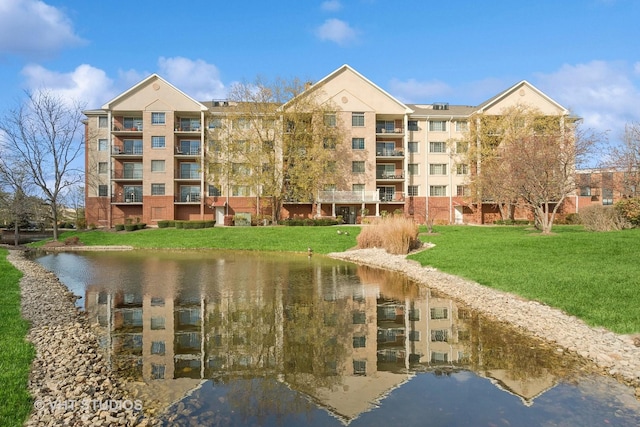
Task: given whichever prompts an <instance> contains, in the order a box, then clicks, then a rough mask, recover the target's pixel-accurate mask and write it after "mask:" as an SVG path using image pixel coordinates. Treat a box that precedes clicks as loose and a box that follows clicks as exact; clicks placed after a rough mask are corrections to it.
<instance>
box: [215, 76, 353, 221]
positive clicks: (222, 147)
mask: <svg viewBox="0 0 640 427" xmlns="http://www.w3.org/2000/svg"><path fill="white" fill-rule="evenodd" d="M311 87H312V86H309V85H308V84H306V83H303V82H302V81H301V80H298V79H294V80H291V81H287V80H283V79H278V80H275V81H273V82H266V81H264V80H262V79H260V78H258V79H256V80H255V81H254V82H252V83H238V84H236V85H234V87H233V88H232V89H231V91H230V95H229V102H230V105H229V107H228V109H227V110H226V118H225V119H224V120H223V119H220V126H219V128H217V129H216V130H215V131H214V132H215V135H212V136H211V140H212V141H213V144H210V147H212V146H213V147H212V148H210V150H209V152H210V155H209V156H208V163H209V165H210V166H209V175H210V177H209V179H210V180H213V181H215V182H220V183H223V182H224V183H225V184H222V185H226V186H232V185H236V186H237V185H240V186H245V187H246V188H250V189H251V194H253V195H254V196H255V197H256V209H257V212H259V207H260V204H261V200H265V199H266V200H269V204H270V210H271V211H272V212H273V215H274V219H276V220H277V219H278V215H279V212H280V208H281V207H282V204H283V203H284V202H285V201H293V202H313V201H314V200H315V197H316V195H317V192H318V191H320V190H322V189H324V188H325V187H326V186H329V185H335V184H337V183H338V182H339V181H340V179H342V177H344V176H345V174H344V171H343V170H342V169H341V168H340V165H341V163H340V162H339V161H338V160H339V159H340V158H346V157H345V156H344V155H341V154H340V153H341V151H342V150H344V143H341V142H344V141H343V140H344V131H343V128H342V126H341V125H340V123H339V120H338V119H337V116H336V108H335V107H334V106H333V105H332V104H331V103H330V102H323V101H321V91H320V90H310V88H311ZM213 114H215V112H214V113H213ZM214 117H215V116H214ZM246 195H247V196H248V195H249V194H246Z"/></svg>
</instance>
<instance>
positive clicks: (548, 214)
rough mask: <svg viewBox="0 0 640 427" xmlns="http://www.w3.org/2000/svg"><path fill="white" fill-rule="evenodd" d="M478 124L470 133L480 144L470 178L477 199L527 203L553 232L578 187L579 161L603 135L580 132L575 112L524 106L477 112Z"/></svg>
mask: <svg viewBox="0 0 640 427" xmlns="http://www.w3.org/2000/svg"><path fill="white" fill-rule="evenodd" d="M476 123H480V126H479V128H480V131H478V130H476V132H475V133H472V138H475V139H474V141H475V142H476V144H475V145H476V148H475V149H474V150H470V153H471V155H472V156H474V159H475V160H476V165H477V166H476V173H475V174H474V175H473V176H472V178H471V180H472V182H473V183H474V185H473V188H474V189H475V191H476V193H475V194H476V197H477V198H478V203H482V202H483V201H487V200H492V201H494V202H496V203H499V204H500V205H502V209H504V208H505V207H507V206H512V205H515V204H519V205H521V206H523V207H525V208H529V209H531V210H532V212H533V214H534V218H535V220H536V223H537V224H538V225H539V226H540V228H541V230H542V232H543V233H545V234H548V233H550V232H551V229H552V227H553V222H554V220H555V216H556V214H557V213H558V211H559V209H560V208H561V206H562V204H563V202H564V201H565V199H566V198H567V196H569V195H570V194H573V193H574V191H575V189H576V179H575V169H576V165H580V164H581V163H582V162H583V161H584V160H586V159H587V156H588V155H589V154H590V153H591V151H592V149H593V147H594V146H595V144H596V143H597V142H598V140H599V136H598V135H596V134H594V133H592V132H590V131H582V130H581V129H580V128H579V123H578V122H577V120H575V119H573V118H571V117H566V116H555V115H551V116H548V115H544V114H542V112H540V111H539V110H537V109H535V108H532V107H529V106H524V105H516V106H513V107H510V108H507V109H505V110H504V111H503V112H502V114H501V115H499V116H491V117H486V116H480V117H477V118H476ZM483 125H484V126H485V128H484V129H483Z"/></svg>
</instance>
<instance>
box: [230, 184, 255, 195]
mask: <svg viewBox="0 0 640 427" xmlns="http://www.w3.org/2000/svg"><path fill="white" fill-rule="evenodd" d="M250 194H251V192H250V191H249V186H248V185H234V186H233V187H231V195H232V196H236V197H247V196H249V195H250Z"/></svg>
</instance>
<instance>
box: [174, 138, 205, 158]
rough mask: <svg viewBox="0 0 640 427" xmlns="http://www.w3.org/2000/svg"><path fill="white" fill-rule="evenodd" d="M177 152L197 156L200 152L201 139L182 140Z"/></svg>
mask: <svg viewBox="0 0 640 427" xmlns="http://www.w3.org/2000/svg"><path fill="white" fill-rule="evenodd" d="M177 154H185V155H190V156H196V155H199V154H200V141H197V140H187V139H183V140H182V141H180V146H179V148H178V150H177Z"/></svg>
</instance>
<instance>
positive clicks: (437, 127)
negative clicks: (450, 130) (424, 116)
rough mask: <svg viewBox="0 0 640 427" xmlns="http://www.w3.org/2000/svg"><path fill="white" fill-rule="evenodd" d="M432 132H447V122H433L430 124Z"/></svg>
mask: <svg viewBox="0 0 640 427" xmlns="http://www.w3.org/2000/svg"><path fill="white" fill-rule="evenodd" d="M429 131H430V132H446V131H447V122H446V121H444V120H433V121H430V122H429Z"/></svg>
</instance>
